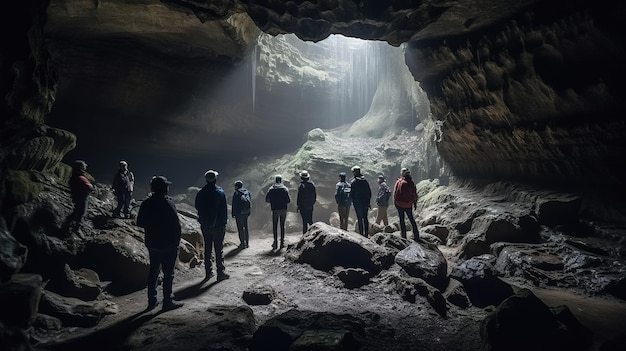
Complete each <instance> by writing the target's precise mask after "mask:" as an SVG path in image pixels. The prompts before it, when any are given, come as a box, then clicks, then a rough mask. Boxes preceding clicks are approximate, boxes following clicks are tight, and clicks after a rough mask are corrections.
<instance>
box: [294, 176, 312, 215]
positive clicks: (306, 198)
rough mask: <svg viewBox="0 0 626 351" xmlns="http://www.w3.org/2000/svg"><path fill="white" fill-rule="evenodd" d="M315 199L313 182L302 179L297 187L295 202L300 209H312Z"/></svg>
mask: <svg viewBox="0 0 626 351" xmlns="http://www.w3.org/2000/svg"><path fill="white" fill-rule="evenodd" d="M316 200H317V192H316V190H315V184H314V183H313V182H311V181H309V180H303V181H302V182H301V183H300V186H299V187H298V199H297V201H296V204H297V205H298V208H300V209H309V210H310V209H312V208H313V206H314V205H315V201H316Z"/></svg>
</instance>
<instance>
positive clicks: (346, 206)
mask: <svg viewBox="0 0 626 351" xmlns="http://www.w3.org/2000/svg"><path fill="white" fill-rule="evenodd" d="M335 202H337V212H338V213H339V228H341V229H343V230H348V216H349V214H350V206H351V205H352V199H351V198H350V183H348V182H346V172H340V173H339V182H337V184H336V185H335Z"/></svg>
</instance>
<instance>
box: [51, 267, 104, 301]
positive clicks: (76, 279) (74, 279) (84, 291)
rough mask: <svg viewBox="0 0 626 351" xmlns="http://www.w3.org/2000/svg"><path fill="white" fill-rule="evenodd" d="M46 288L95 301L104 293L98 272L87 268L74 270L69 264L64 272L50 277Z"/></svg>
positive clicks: (68, 295) (64, 294) (84, 299)
mask: <svg viewBox="0 0 626 351" xmlns="http://www.w3.org/2000/svg"><path fill="white" fill-rule="evenodd" d="M46 290H49V291H53V292H56V293H57V294H60V295H63V296H67V297H75V298H77V299H80V300H83V301H93V300H95V299H97V298H98V296H100V294H101V293H102V287H101V284H100V277H99V276H98V273H96V272H94V271H93V270H91V269H87V268H81V269H78V270H73V269H72V268H71V267H70V266H69V265H67V264H66V265H65V266H64V268H63V271H62V272H59V273H58V274H57V275H55V276H54V277H52V279H50V281H49V282H48V283H47V284H46Z"/></svg>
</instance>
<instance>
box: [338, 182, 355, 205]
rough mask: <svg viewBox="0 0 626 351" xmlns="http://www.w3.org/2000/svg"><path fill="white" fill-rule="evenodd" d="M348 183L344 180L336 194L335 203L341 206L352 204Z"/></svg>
mask: <svg viewBox="0 0 626 351" xmlns="http://www.w3.org/2000/svg"><path fill="white" fill-rule="evenodd" d="M350 190H351V187H350V184H348V183H346V182H344V183H343V184H342V185H341V188H339V191H338V194H337V199H336V200H337V203H338V204H339V205H342V206H346V207H349V206H350V205H351V204H352V200H351V199H350Z"/></svg>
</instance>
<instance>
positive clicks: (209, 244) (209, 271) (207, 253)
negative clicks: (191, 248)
mask: <svg viewBox="0 0 626 351" xmlns="http://www.w3.org/2000/svg"><path fill="white" fill-rule="evenodd" d="M201 229H202V237H203V238H204V270H205V273H206V276H205V279H206V280H209V279H211V277H212V276H213V267H212V265H213V264H212V263H211V258H212V257H213V236H212V235H211V232H210V230H209V229H208V228H201Z"/></svg>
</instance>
